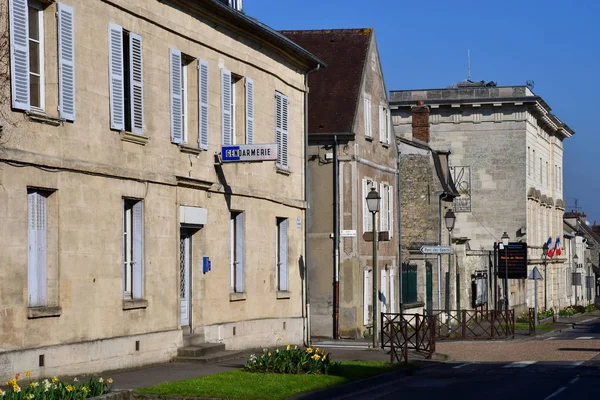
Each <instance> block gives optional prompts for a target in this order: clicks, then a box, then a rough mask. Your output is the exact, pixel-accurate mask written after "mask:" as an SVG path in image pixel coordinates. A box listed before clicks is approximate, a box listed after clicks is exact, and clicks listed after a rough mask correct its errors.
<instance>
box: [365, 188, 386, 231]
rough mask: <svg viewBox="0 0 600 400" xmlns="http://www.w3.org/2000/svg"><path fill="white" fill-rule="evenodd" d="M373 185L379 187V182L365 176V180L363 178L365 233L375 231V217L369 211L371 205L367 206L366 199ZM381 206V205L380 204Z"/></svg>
mask: <svg viewBox="0 0 600 400" xmlns="http://www.w3.org/2000/svg"><path fill="white" fill-rule="evenodd" d="M371 187H375V188H377V182H375V181H373V180H372V179H371V178H363V180H362V194H363V196H362V202H363V207H362V210H363V233H364V232H372V231H373V217H372V216H371V212H370V211H369V207H368V206H367V200H366V199H367V195H368V194H369V192H370V191H371ZM380 207H381V205H380Z"/></svg>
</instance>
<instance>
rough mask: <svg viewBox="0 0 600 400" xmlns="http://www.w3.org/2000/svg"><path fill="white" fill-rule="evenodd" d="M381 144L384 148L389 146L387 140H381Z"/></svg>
mask: <svg viewBox="0 0 600 400" xmlns="http://www.w3.org/2000/svg"><path fill="white" fill-rule="evenodd" d="M381 145H382V146H383V147H385V148H386V149H387V148H388V147H390V144H389V143H387V142H381Z"/></svg>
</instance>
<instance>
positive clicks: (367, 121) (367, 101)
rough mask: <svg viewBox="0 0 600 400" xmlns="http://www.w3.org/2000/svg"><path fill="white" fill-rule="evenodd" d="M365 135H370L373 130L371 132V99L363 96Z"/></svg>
mask: <svg viewBox="0 0 600 400" xmlns="http://www.w3.org/2000/svg"><path fill="white" fill-rule="evenodd" d="M364 112H365V115H364V118H365V136H367V137H372V136H373V132H371V99H370V98H369V97H366V96H365V109H364Z"/></svg>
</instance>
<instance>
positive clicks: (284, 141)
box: [275, 93, 289, 169]
mask: <svg viewBox="0 0 600 400" xmlns="http://www.w3.org/2000/svg"><path fill="white" fill-rule="evenodd" d="M288 104H289V100H288V97H287V96H284V95H283V94H281V93H275V141H276V142H277V167H279V168H283V169H288V168H289V164H288Z"/></svg>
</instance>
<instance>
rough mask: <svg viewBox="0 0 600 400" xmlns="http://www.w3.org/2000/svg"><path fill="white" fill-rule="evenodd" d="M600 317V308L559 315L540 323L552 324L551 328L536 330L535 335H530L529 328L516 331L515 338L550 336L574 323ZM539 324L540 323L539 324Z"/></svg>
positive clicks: (565, 329) (571, 326) (563, 330)
mask: <svg viewBox="0 0 600 400" xmlns="http://www.w3.org/2000/svg"><path fill="white" fill-rule="evenodd" d="M598 317H600V310H596V311H592V312H587V313H584V314H576V315H574V316H572V317H557V319H556V321H554V322H550V323H542V324H540V325H547V326H551V327H552V329H550V330H541V329H538V330H536V334H535V336H530V335H529V331H528V330H520V331H515V339H527V338H531V339H533V338H535V337H540V336H549V335H551V334H556V333H558V332H565V331H568V330H572V329H573V324H581V323H585V322H587V321H590V320H592V319H595V318H598ZM538 326H539V325H538Z"/></svg>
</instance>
